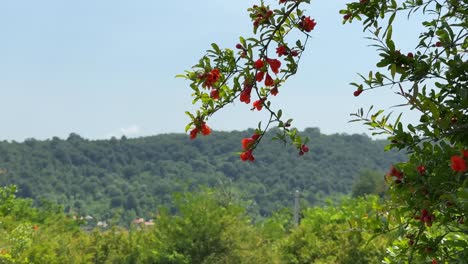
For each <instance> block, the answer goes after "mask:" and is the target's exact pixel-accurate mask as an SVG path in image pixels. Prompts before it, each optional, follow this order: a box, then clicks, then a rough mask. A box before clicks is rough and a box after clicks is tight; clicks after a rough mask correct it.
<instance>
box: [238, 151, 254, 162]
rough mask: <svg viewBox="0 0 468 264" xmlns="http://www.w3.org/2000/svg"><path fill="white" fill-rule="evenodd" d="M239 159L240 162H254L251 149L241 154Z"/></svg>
mask: <svg viewBox="0 0 468 264" xmlns="http://www.w3.org/2000/svg"><path fill="white" fill-rule="evenodd" d="M240 158H241V160H242V161H254V160H255V158H254V156H253V155H252V150H251V149H249V150H247V151H244V152H242V153H241V154H240Z"/></svg>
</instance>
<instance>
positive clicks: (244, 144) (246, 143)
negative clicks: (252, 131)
mask: <svg viewBox="0 0 468 264" xmlns="http://www.w3.org/2000/svg"><path fill="white" fill-rule="evenodd" d="M254 142H255V140H254V139H253V138H243V139H242V148H243V149H244V150H248V149H250V147H251V146H252V144H253V143H254Z"/></svg>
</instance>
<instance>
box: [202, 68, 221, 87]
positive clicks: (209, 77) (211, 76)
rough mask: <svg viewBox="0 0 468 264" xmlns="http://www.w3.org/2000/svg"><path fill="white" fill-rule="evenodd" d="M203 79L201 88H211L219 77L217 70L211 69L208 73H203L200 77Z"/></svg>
mask: <svg viewBox="0 0 468 264" xmlns="http://www.w3.org/2000/svg"><path fill="white" fill-rule="evenodd" d="M202 76H203V77H204V78H205V81H204V82H203V87H208V88H211V87H212V86H213V84H215V83H216V82H217V81H218V80H219V77H220V73H219V69H216V68H215V69H213V70H211V71H210V72H209V73H205V74H204V75H202Z"/></svg>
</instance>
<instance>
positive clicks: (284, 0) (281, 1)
mask: <svg viewBox="0 0 468 264" xmlns="http://www.w3.org/2000/svg"><path fill="white" fill-rule="evenodd" d="M286 1H288V0H279V3H280V4H284V3H286Z"/></svg>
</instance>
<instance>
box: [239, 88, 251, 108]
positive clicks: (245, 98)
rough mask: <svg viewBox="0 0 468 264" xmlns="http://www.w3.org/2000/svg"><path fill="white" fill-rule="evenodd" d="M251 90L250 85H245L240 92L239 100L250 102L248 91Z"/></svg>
mask: <svg viewBox="0 0 468 264" xmlns="http://www.w3.org/2000/svg"><path fill="white" fill-rule="evenodd" d="M251 92H252V87H249V86H247V87H245V88H244V90H243V91H242V92H241V94H240V101H241V102H244V103H246V104H250V93H251Z"/></svg>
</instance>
